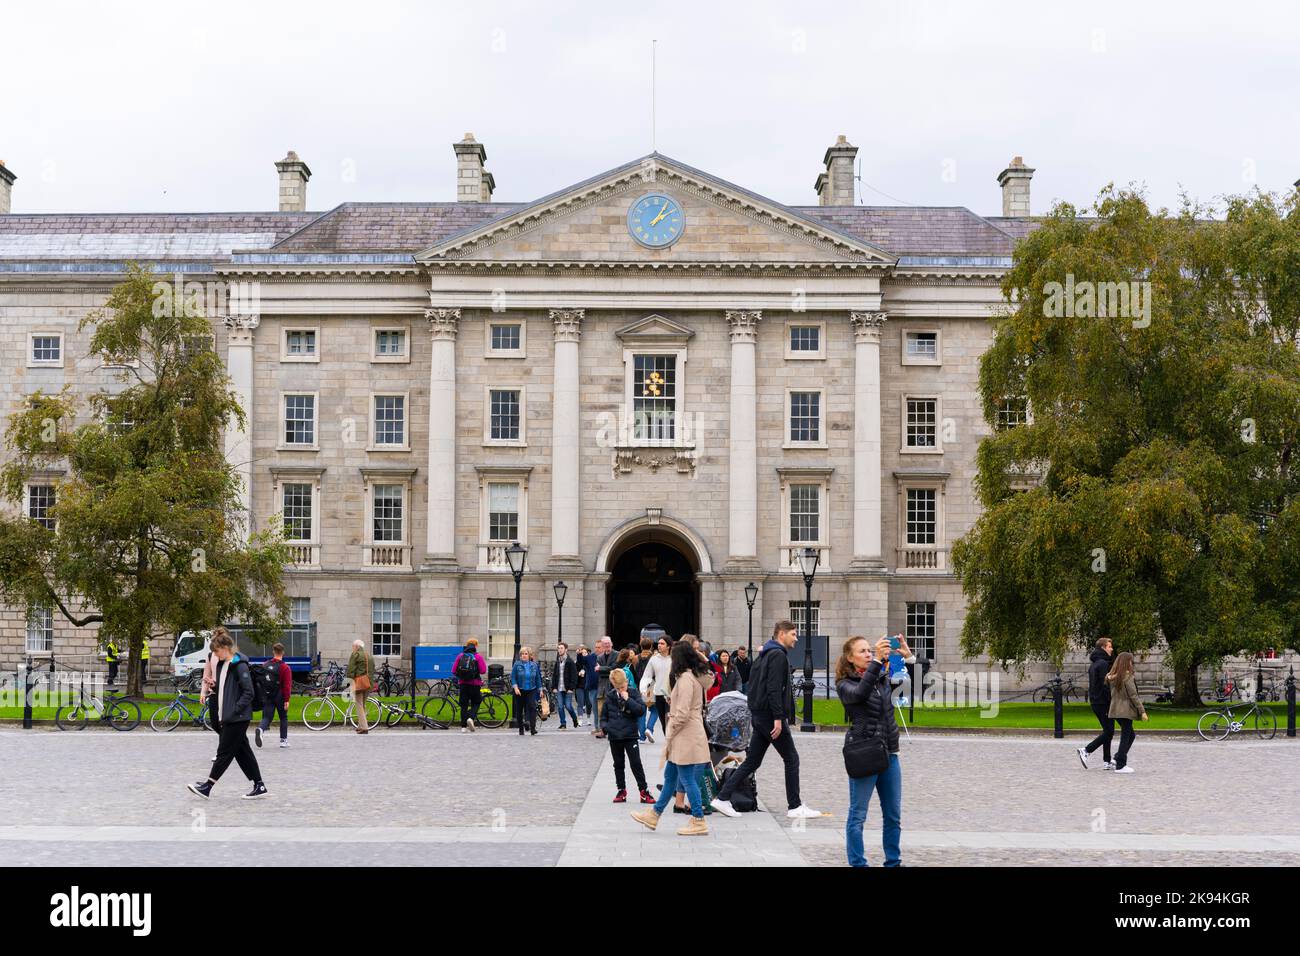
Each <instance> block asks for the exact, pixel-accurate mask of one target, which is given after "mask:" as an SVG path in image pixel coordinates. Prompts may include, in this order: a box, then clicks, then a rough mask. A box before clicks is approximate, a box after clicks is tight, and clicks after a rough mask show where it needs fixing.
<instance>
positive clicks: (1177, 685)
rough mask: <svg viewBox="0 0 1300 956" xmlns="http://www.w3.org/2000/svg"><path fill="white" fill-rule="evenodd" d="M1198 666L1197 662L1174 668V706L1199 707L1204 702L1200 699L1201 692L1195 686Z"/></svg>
mask: <svg viewBox="0 0 1300 956" xmlns="http://www.w3.org/2000/svg"><path fill="white" fill-rule="evenodd" d="M1198 667H1199V665H1198V664H1191V665H1189V666H1187V667H1175V668H1174V706H1176V707H1200V706H1202V704H1203V703H1204V702H1203V701H1202V700H1201V692H1200V690H1199V688H1198V687H1197V686H1196V671H1197V669H1198Z"/></svg>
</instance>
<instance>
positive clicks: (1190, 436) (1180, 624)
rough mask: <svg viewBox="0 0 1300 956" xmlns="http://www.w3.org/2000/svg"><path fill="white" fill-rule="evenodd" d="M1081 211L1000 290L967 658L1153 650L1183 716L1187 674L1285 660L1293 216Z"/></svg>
mask: <svg viewBox="0 0 1300 956" xmlns="http://www.w3.org/2000/svg"><path fill="white" fill-rule="evenodd" d="M1092 212H1093V213H1094V215H1089V216H1083V215H1080V214H1078V212H1077V211H1076V210H1075V209H1074V208H1072V207H1071V206H1069V205H1059V206H1057V207H1056V208H1055V209H1054V210H1053V211H1052V213H1051V215H1049V216H1047V217H1046V218H1045V219H1044V220H1043V221H1042V222H1041V224H1040V225H1039V227H1038V228H1037V229H1035V230H1034V231H1033V232H1032V233H1031V234H1030V235H1028V236H1027V237H1026V238H1025V239H1023V240H1022V241H1021V242H1020V243H1019V244H1018V246H1017V248H1016V251H1015V256H1014V260H1013V265H1012V268H1011V270H1010V272H1009V273H1008V274H1007V276H1006V277H1005V279H1004V281H1003V292H1004V295H1005V298H1006V301H1007V303H1008V307H1007V314H1006V316H1005V317H1004V318H1002V319H1000V320H999V321H998V322H997V324H996V329H995V336H994V341H993V345H992V347H991V348H990V349H989V350H988V352H987V353H986V354H985V355H984V356H983V358H982V360H981V366H980V385H979V387H980V395H981V399H982V402H983V408H984V414H985V417H986V419H987V420H988V421H989V422H990V423H993V424H995V426H996V425H997V423H998V422H999V418H998V411H999V409H1000V408H1001V409H1003V411H1004V415H1003V417H1002V427H995V428H994V432H993V434H992V435H991V436H990V437H988V438H986V439H984V440H983V441H982V442H981V444H980V447H979V451H978V455H977V468H978V476H977V492H978V495H979V498H980V501H981V503H982V505H983V509H984V510H983V513H982V514H981V516H980V518H979V519H978V521H977V522H976V524H975V525H974V527H973V528H972V529H971V531H970V532H969V533H968V534H967V535H965V536H964V537H963V538H962V540H960V541H959V542H957V543H956V544H955V546H954V548H953V565H954V568H955V570H956V572H957V574H958V575H959V577H960V579H961V581H962V585H963V589H964V591H965V593H966V596H967V601H968V610H967V615H966V620H965V624H964V627H963V632H962V646H963V651H964V652H965V653H967V654H970V655H975V654H980V653H984V654H987V655H989V656H990V657H991V658H992V659H994V660H998V661H1000V662H1002V663H1003V664H1004V665H1013V664H1014V665H1019V666H1024V665H1026V664H1028V663H1029V662H1031V661H1035V660H1039V661H1050V662H1054V663H1056V664H1057V666H1059V665H1060V662H1061V660H1062V659H1063V656H1064V655H1065V654H1066V652H1067V651H1069V650H1071V649H1082V648H1084V647H1086V646H1088V645H1090V644H1091V643H1092V642H1093V641H1094V640H1095V639H1096V638H1097V637H1098V636H1100V635H1103V634H1104V635H1108V636H1110V637H1112V638H1113V639H1114V641H1115V645H1116V647H1117V649H1119V650H1131V651H1139V652H1140V651H1145V650H1150V649H1154V648H1158V647H1161V646H1162V645H1163V646H1164V647H1165V648H1166V653H1167V660H1168V663H1169V664H1170V666H1171V667H1172V669H1173V671H1174V676H1175V699H1176V702H1177V703H1180V704H1184V705H1195V704H1198V703H1200V695H1199V689H1198V687H1197V676H1196V674H1197V668H1198V666H1200V665H1201V664H1205V663H1213V662H1215V661H1217V660H1219V659H1220V658H1222V657H1224V656H1228V655H1233V654H1240V653H1244V654H1252V653H1255V652H1259V651H1263V650H1265V649H1267V648H1277V649H1279V650H1280V649H1282V648H1286V647H1290V648H1297V647H1300V640H1298V635H1300V461H1298V460H1297V456H1298V455H1300V208H1298V203H1297V196H1296V195H1295V194H1292V195H1291V196H1289V197H1288V198H1286V199H1279V198H1277V197H1273V196H1268V195H1259V194H1256V195H1252V196H1248V197H1237V198H1233V199H1230V200H1229V201H1228V202H1227V203H1226V209H1225V210H1223V211H1221V212H1220V215H1219V216H1217V217H1210V216H1207V214H1206V213H1205V212H1204V211H1203V210H1200V209H1197V208H1195V207H1193V206H1191V205H1190V204H1188V205H1186V206H1185V207H1184V208H1183V209H1181V210H1180V211H1179V212H1177V213H1173V214H1171V213H1168V212H1166V211H1163V210H1162V211H1153V210H1151V209H1150V208H1148V205H1147V203H1146V202H1145V200H1144V198H1143V197H1142V196H1141V195H1139V194H1137V193H1135V192H1132V191H1116V190H1112V189H1108V190H1107V191H1105V192H1103V194H1102V195H1101V197H1100V198H1099V200H1098V202H1097V204H1096V206H1095V208H1094V209H1093V210H1092ZM1121 293H1123V294H1121ZM1008 409H1010V410H1011V412H1012V414H1011V415H1007V414H1005V413H1006V411H1007V410H1008ZM1017 409H1025V410H1027V417H1026V418H1023V419H1020V421H1021V423H1020V424H1018V425H1015V427H1006V426H1007V425H1008V424H1014V423H1015V421H1016V420H1017V416H1016V415H1015V414H1014V412H1015V410H1017Z"/></svg>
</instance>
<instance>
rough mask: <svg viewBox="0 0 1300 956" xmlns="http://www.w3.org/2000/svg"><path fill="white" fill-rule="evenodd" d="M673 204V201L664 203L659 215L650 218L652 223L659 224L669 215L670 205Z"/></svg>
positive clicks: (653, 224)
mask: <svg viewBox="0 0 1300 956" xmlns="http://www.w3.org/2000/svg"><path fill="white" fill-rule="evenodd" d="M671 205H672V203H664V204H663V206H662V207H660V209H659V215H657V216H655V217H654V218H653V219H651V220H650V225H652V226H657V225H658V224H659V222H660V221H661V220H662V219H663V218H664V216H666V215H668V207H669V206H671Z"/></svg>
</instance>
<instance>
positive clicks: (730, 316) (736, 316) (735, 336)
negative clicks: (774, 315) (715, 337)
mask: <svg viewBox="0 0 1300 956" xmlns="http://www.w3.org/2000/svg"><path fill="white" fill-rule="evenodd" d="M762 320H763V313H762V312H761V311H760V310H759V309H738V310H734V311H728V312H727V324H728V325H729V326H731V344H732V345H739V344H742V343H748V344H749V345H753V344H754V342H756V341H757V340H758V323H759V322H761V321H762Z"/></svg>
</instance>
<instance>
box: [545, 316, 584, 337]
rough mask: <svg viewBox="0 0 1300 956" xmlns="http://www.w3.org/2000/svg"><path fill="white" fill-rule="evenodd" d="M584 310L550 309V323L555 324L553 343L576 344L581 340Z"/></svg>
mask: <svg viewBox="0 0 1300 956" xmlns="http://www.w3.org/2000/svg"><path fill="white" fill-rule="evenodd" d="M584 315H586V310H585V309H551V321H552V322H554V323H555V341H557V342H576V341H578V339H580V338H582V317H583V316H584Z"/></svg>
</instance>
